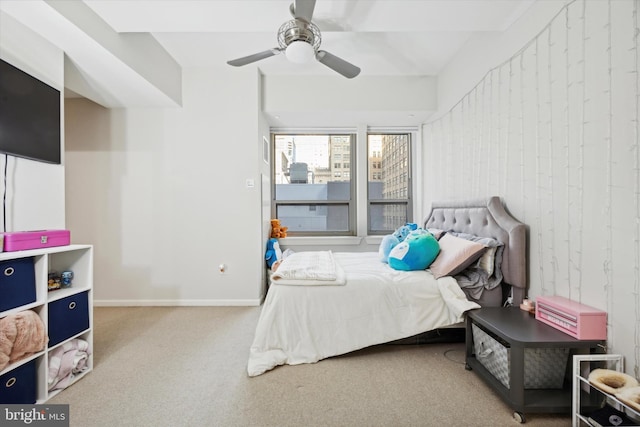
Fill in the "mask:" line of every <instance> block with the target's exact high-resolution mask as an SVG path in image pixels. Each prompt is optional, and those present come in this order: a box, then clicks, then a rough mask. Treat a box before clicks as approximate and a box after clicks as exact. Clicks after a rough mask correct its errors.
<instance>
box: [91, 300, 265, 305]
mask: <svg viewBox="0 0 640 427" xmlns="http://www.w3.org/2000/svg"><path fill="white" fill-rule="evenodd" d="M261 302H262V300H261V299H209V300H203V299H194V300H184V299H180V300H120V299H103V300H96V299H94V300H93V305H94V307H226V306H238V307H257V306H259V305H260V304H261Z"/></svg>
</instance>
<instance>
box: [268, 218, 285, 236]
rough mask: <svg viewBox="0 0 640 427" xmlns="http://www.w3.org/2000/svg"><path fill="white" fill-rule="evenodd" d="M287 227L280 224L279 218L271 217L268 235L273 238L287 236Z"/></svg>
mask: <svg viewBox="0 0 640 427" xmlns="http://www.w3.org/2000/svg"><path fill="white" fill-rule="evenodd" d="M287 229H288V227H283V226H282V225H281V224H280V220H279V219H272V220H271V235H270V237H271V238H273V239H280V238H284V237H287Z"/></svg>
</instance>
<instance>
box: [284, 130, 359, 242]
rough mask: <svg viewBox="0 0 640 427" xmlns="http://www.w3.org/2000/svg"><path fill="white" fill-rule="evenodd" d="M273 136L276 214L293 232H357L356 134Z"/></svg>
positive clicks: (291, 232)
mask: <svg viewBox="0 0 640 427" xmlns="http://www.w3.org/2000/svg"><path fill="white" fill-rule="evenodd" d="M273 139H274V150H275V153H274V159H275V161H274V171H273V173H274V175H273V178H274V183H275V184H274V186H275V190H274V211H275V212H274V214H275V218H278V219H279V220H280V222H281V223H282V225H283V226H286V227H288V232H289V233H290V234H291V235H296V234H297V233H300V234H355V218H353V216H354V215H355V209H353V207H352V206H353V200H352V194H353V187H352V185H353V184H354V183H353V182H352V181H351V177H352V174H351V173H350V164H351V163H352V162H351V155H352V151H353V150H352V147H353V140H354V137H353V136H352V135H349V134H347V135H344V134H342V135H334V134H327V135H298V134H296V135H293V134H275V135H274V136H273ZM329 202H335V203H329Z"/></svg>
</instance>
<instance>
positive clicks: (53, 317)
mask: <svg viewBox="0 0 640 427" xmlns="http://www.w3.org/2000/svg"><path fill="white" fill-rule="evenodd" d="M87 329H89V291H85V292H81V293H79V294H75V295H71V296H68V297H66V298H62V299H59V300H58V301H54V302H52V303H50V304H49V347H53V346H54V345H56V344H58V343H60V342H62V341H64V340H66V339H67V338H70V337H72V336H74V335H76V334H78V333H80V332H82V331H84V330H87Z"/></svg>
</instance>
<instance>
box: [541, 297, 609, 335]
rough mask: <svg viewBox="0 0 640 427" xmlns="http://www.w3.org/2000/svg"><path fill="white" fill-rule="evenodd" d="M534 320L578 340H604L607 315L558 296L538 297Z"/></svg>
mask: <svg viewBox="0 0 640 427" xmlns="http://www.w3.org/2000/svg"><path fill="white" fill-rule="evenodd" d="M536 319H537V320H539V321H541V322H543V323H546V324H547V325H550V326H553V327H554V328H556V329H558V330H559V331H562V332H564V333H566V334H568V335H571V336H572V337H574V338H577V339H579V340H606V339H607V313H606V312H605V311H602V310H598V309H597V308H593V307H590V306H588V305H584V304H580V303H579V302H576V301H572V300H570V299H568V298H564V297H560V296H540V297H538V299H537V300H536Z"/></svg>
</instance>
